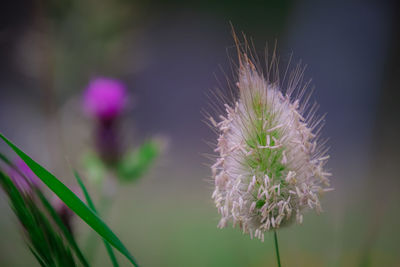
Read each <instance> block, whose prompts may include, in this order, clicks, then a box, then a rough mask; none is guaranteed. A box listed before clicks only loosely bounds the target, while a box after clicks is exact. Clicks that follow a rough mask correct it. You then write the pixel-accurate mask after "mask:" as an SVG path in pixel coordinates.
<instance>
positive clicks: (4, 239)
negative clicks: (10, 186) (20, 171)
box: [0, 0, 400, 266]
mask: <svg viewBox="0 0 400 267" xmlns="http://www.w3.org/2000/svg"><path fill="white" fill-rule="evenodd" d="M399 15H400V13H399V9H398V5H397V4H396V2H395V1H352V0H348V1H318V0H304V1H291V0H267V1H255V0H252V1H228V0H222V1H212V0H205V1H201V2H200V1H181V0H169V1H161V0H150V1H137V0H136V1H128V0H96V1H95V0H83V1H80V0H60V1H56V0H47V1H43V0H42V1H39V0H33V1H26V0H15V1H6V2H3V3H2V4H1V9H0V131H1V132H3V133H4V134H5V135H6V136H7V137H9V138H10V139H11V140H13V141H14V142H15V143H16V144H18V145H19V146H20V147H21V148H23V149H24V150H25V151H26V152H27V153H28V154H29V155H31V156H32V157H33V158H34V159H36V160H37V161H39V162H40V163H42V164H43V165H44V166H46V167H47V168H48V169H49V170H51V171H52V172H54V173H55V174H56V176H57V177H60V178H61V179H62V180H63V181H64V182H65V183H66V184H68V185H70V186H71V187H73V186H74V181H73V178H72V173H71V170H70V165H73V166H77V167H78V168H79V166H80V161H81V156H82V155H83V154H84V152H85V151H86V150H87V149H89V148H90V146H91V134H92V130H93V127H92V126H93V125H92V124H91V122H90V121H88V120H87V119H86V118H85V117H84V116H83V114H82V109H81V95H82V91H83V90H84V88H85V87H86V86H87V84H88V82H89V80H90V78H92V77H94V76H96V75H103V76H110V77H114V78H118V79H121V80H122V81H124V82H125V83H126V84H127V86H128V87H129V93H130V95H131V101H130V109H129V110H128V112H126V114H125V117H124V127H123V131H124V133H123V134H124V136H125V137H126V140H129V142H130V144H132V145H135V144H138V143H140V142H141V141H143V140H144V139H145V138H148V137H150V136H154V135H159V136H163V137H164V138H167V139H168V141H169V146H168V149H167V150H166V151H165V152H164V154H163V155H162V156H161V158H160V159H159V160H158V163H157V164H156V166H155V167H154V168H153V169H152V170H151V171H150V172H149V173H148V174H147V175H146V176H145V177H143V179H141V180H140V181H137V182H136V183H134V184H126V185H123V186H121V187H120V188H119V189H118V196H117V198H116V199H115V201H114V203H113V208H112V210H111V212H110V213H109V214H108V216H107V218H105V219H106V221H107V222H109V223H110V226H111V228H112V229H113V230H115V232H116V233H117V234H118V235H119V236H120V237H121V239H122V240H123V241H124V243H125V244H126V245H127V246H128V248H129V249H130V250H131V252H132V253H133V254H134V255H135V257H137V259H138V261H139V263H141V264H142V265H143V266H274V265H275V256H274V250H273V249H274V248H273V242H272V235H266V240H265V242H264V243H261V242H260V241H258V240H250V238H249V237H248V236H247V235H242V234H241V233H240V232H239V231H238V230H237V229H231V228H229V229H224V230H219V229H217V228H216V225H217V222H218V214H217V211H216V209H215V207H214V205H213V202H212V200H211V193H212V183H211V182H210V170H209V168H208V164H209V163H210V162H209V161H208V160H207V159H206V158H205V157H204V156H203V154H204V153H211V152H212V149H211V148H210V147H209V146H208V145H207V144H206V141H207V140H208V141H209V140H213V138H215V136H214V134H213V132H212V131H211V130H210V129H209V128H208V126H207V125H206V124H205V123H203V122H202V120H203V119H204V118H203V115H202V114H201V110H202V109H207V107H208V101H209V100H208V98H207V92H209V90H213V89H215V88H216V87H219V86H220V84H219V83H218V81H222V83H221V86H222V90H224V88H223V87H224V85H225V83H224V82H223V81H224V80H225V74H224V73H225V72H226V73H230V72H231V66H230V56H231V55H232V50H233V49H234V48H233V44H234V42H233V39H232V37H231V26H230V24H229V23H230V22H231V23H232V24H233V25H234V27H235V29H236V31H237V32H239V33H240V32H242V31H243V32H245V33H246V35H247V36H248V37H252V38H253V40H254V43H255V47H256V49H257V50H258V51H259V52H260V54H261V55H262V54H263V51H264V48H265V45H266V43H267V42H268V43H269V44H270V45H271V44H273V43H274V42H275V40H277V41H278V48H279V54H280V56H281V58H282V62H285V59H287V58H288V55H290V53H291V52H293V54H294V59H295V60H296V61H298V60H302V61H303V62H304V63H306V64H307V65H308V68H307V71H306V77H308V78H312V79H313V85H314V86H315V88H316V90H315V94H314V98H315V100H317V101H318V102H319V103H320V105H321V108H320V112H321V114H322V113H325V112H327V119H326V121H327V123H326V127H325V128H324V130H323V135H324V136H329V137H330V141H329V146H330V147H331V150H330V155H331V160H330V162H329V168H330V169H331V170H332V172H333V174H334V176H333V178H332V184H333V187H334V188H335V189H336V190H335V191H334V192H332V193H329V194H327V195H326V198H324V200H323V207H324V210H325V212H324V213H322V214H321V215H315V214H311V213H310V214H307V215H306V216H305V220H304V223H303V225H295V226H292V227H290V228H284V229H281V230H280V232H279V241H280V250H281V258H282V262H283V265H284V266H400V230H399V225H400V214H399V204H400V195H399V193H398V192H399V189H400V186H399V185H400V181H399V178H400V177H399V171H398V166H399V164H400V156H399V153H400V152H399V151H400V139H399V134H400V131H399V129H400V123H399V121H400V119H399V116H400V112H399V110H398V105H399V103H400V102H399V101H400V98H399V95H400V93H399V92H400V67H399V62H400V29H399V26H400V19H399V18H400V16H399ZM0 148H1V151H2V152H3V151H4V152H5V153H6V154H8V155H12V153H11V152H10V151H9V150H8V148H6V146H4V144H1V145H0ZM0 195H1V201H0V214H1V215H0V265H1V266H36V262H35V260H34V258H33V256H32V255H31V254H30V252H29V250H28V249H27V248H26V246H25V245H24V242H23V238H22V236H21V235H20V231H19V230H20V229H19V226H18V224H17V220H16V218H15V217H14V215H13V213H12V211H11V209H10V208H9V207H8V204H7V199H6V197H5V196H4V194H3V193H1V194H0ZM75 227H76V229H77V230H76V231H77V234H78V239H80V240H82V242H83V241H84V240H85V238H86V236H87V232H89V229H88V227H87V226H86V225H85V224H84V223H82V222H80V221H79V220H78V219H76V221H75ZM118 258H119V259H120V261H121V263H122V264H123V265H124V266H128V263H127V262H126V261H125V259H124V258H123V257H122V256H121V255H118ZM37 266H38V265H37ZM94 266H110V263H109V260H108V259H107V254H106V253H105V250H104V248H103V247H102V246H99V248H98V254H97V256H96V259H95V264H94Z"/></svg>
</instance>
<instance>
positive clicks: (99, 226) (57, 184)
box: [0, 134, 138, 266]
mask: <svg viewBox="0 0 400 267" xmlns="http://www.w3.org/2000/svg"><path fill="white" fill-rule="evenodd" d="M0 138H1V139H3V140H4V142H6V143H7V145H9V146H10V147H11V149H12V150H14V152H15V153H16V154H17V155H18V156H19V157H20V158H21V159H22V160H23V161H24V162H25V163H26V164H27V165H28V166H29V168H30V169H31V170H32V171H33V172H34V173H35V174H36V176H38V177H39V178H40V179H41V180H42V182H43V183H44V184H46V185H47V187H48V188H49V189H50V190H51V191H53V192H54V193H55V194H56V195H57V196H58V197H59V198H60V199H61V200H62V201H63V202H64V203H65V204H66V205H67V206H68V207H69V208H70V209H71V210H72V211H74V212H75V213H76V214H77V215H78V216H79V217H80V218H81V219H82V220H83V221H85V222H86V223H87V224H88V225H89V226H90V227H91V228H92V229H93V230H94V231H96V232H97V233H98V234H99V235H100V236H101V237H103V238H104V239H106V240H107V241H108V242H109V243H110V244H111V245H112V246H114V247H115V248H116V249H117V250H119V251H120V252H121V253H122V254H123V255H124V256H126V257H127V258H128V260H129V261H130V262H131V263H132V264H133V265H134V266H138V264H137V263H136V261H135V259H134V257H133V256H132V255H131V254H130V252H129V251H128V250H127V248H126V247H125V246H124V245H123V244H122V242H121V241H120V240H119V238H118V237H117V236H116V235H115V234H114V233H113V232H112V231H111V229H110V228H109V227H108V226H107V225H106V224H105V223H104V222H103V220H101V219H100V218H99V217H98V216H97V215H96V213H95V212H94V211H93V210H92V209H90V208H89V207H88V206H86V204H85V203H83V202H82V201H81V200H80V199H79V198H78V197H77V196H76V195H75V194H74V193H73V192H72V191H71V190H70V189H68V187H66V186H65V185H64V184H63V183H62V182H61V181H59V180H58V179H57V178H56V177H55V176H54V175H53V174H51V173H50V172H49V171H47V170H46V169H45V168H43V167H42V166H41V165H39V164H38V163H37V162H36V161H34V160H33V159H31V158H30V157H29V156H28V155H27V154H25V153H24V152H23V151H22V150H20V149H19V148H18V147H17V146H16V145H14V144H13V143H12V142H11V141H10V140H8V139H7V138H6V137H5V136H4V135H2V134H0Z"/></svg>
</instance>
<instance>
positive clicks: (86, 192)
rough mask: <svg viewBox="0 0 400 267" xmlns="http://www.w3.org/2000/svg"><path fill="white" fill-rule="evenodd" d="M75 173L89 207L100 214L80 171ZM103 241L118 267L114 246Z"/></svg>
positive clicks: (113, 262)
mask: <svg viewBox="0 0 400 267" xmlns="http://www.w3.org/2000/svg"><path fill="white" fill-rule="evenodd" d="M74 175H75V178H76V180H77V182H78V184H79V186H80V187H81V189H82V192H83V194H84V195H85V199H86V202H87V204H88V206H89V208H91V209H92V210H93V211H94V212H96V213H97V214H98V212H97V210H96V207H95V206H94V203H93V201H92V198H91V197H90V195H89V192H88V191H87V189H86V187H85V185H84V184H83V181H82V179H81V177H80V176H79V174H78V172H77V171H74ZM103 242H104V246H105V247H106V250H107V253H108V255H109V256H110V259H111V262H112V264H113V266H114V267H118V266H119V265H118V261H117V258H116V257H115V254H114V252H113V249H112V247H111V246H110V244H109V243H108V242H107V241H106V240H105V239H104V238H103Z"/></svg>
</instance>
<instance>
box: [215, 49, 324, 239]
mask: <svg viewBox="0 0 400 267" xmlns="http://www.w3.org/2000/svg"><path fill="white" fill-rule="evenodd" d="M237 46H238V57H239V67H238V71H237V76H238V80H237V83H236V87H237V88H236V89H235V90H237V93H236V95H237V97H235V99H233V101H231V102H230V103H229V102H225V103H224V112H223V113H224V114H219V117H218V118H217V119H214V118H213V117H210V121H211V124H212V125H213V127H214V128H215V129H216V131H217V133H218V135H219V136H218V141H217V145H216V148H215V152H217V153H218V155H217V158H216V160H215V163H214V164H213V165H212V176H213V180H214V182H215V190H214V192H213V195H212V198H213V199H214V201H215V204H216V207H217V208H218V211H219V213H220V214H221V220H220V222H219V225H218V226H219V227H220V228H224V227H226V226H227V225H228V222H229V221H232V222H233V225H234V226H236V225H238V226H239V227H240V228H241V229H242V230H243V232H244V233H249V234H250V236H251V237H253V236H255V237H256V238H259V239H261V240H264V232H266V231H269V230H276V229H278V228H280V227H282V226H285V225H289V224H291V223H292V222H293V221H297V222H298V223H302V221H303V211H304V210H306V209H311V210H315V211H317V212H320V211H321V205H320V195H321V194H322V193H323V192H324V191H329V190H330V188H329V181H328V177H329V176H330V173H328V172H327V171H326V170H325V168H324V165H325V163H326V162H327V159H328V158H329V156H328V155H326V152H327V149H326V148H325V146H324V144H325V142H324V141H321V139H320V138H319V137H320V135H319V133H320V130H321V128H322V126H323V117H318V116H316V110H317V109H318V105H316V104H313V105H310V104H309V101H308V100H309V99H310V92H309V91H308V90H307V85H308V83H306V84H303V83H302V79H303V72H304V68H302V67H301V66H300V65H298V66H297V67H296V68H295V69H294V70H293V71H292V72H291V73H290V74H289V76H288V78H287V80H286V78H284V79H283V80H282V82H281V81H280V79H279V74H278V73H279V71H278V59H277V57H276V56H275V53H274V55H273V56H272V60H271V62H270V63H269V64H267V70H266V72H265V74H264V73H263V71H261V68H259V67H256V63H255V62H256V60H254V59H252V58H249V57H248V56H247V54H246V51H244V50H247V49H246V48H247V47H248V46H247V45H246V46H245V48H244V49H243V48H242V47H240V46H239V45H237ZM285 76H286V75H285ZM285 80H286V82H285Z"/></svg>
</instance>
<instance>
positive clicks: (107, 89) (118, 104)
mask: <svg viewBox="0 0 400 267" xmlns="http://www.w3.org/2000/svg"><path fill="white" fill-rule="evenodd" d="M126 102H127V93H126V87H125V85H124V84H123V83H122V82H120V81H118V80H115V79H110V78H104V77H97V78H95V79H93V80H91V81H90V83H89V86H88V87H87V88H86V91H85V94H84V103H83V108H84V110H85V112H86V113H87V114H88V115H89V116H92V117H94V118H96V119H99V120H101V121H111V120H113V119H115V118H117V117H118V116H119V115H121V113H122V111H123V109H124V107H125V105H126Z"/></svg>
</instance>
